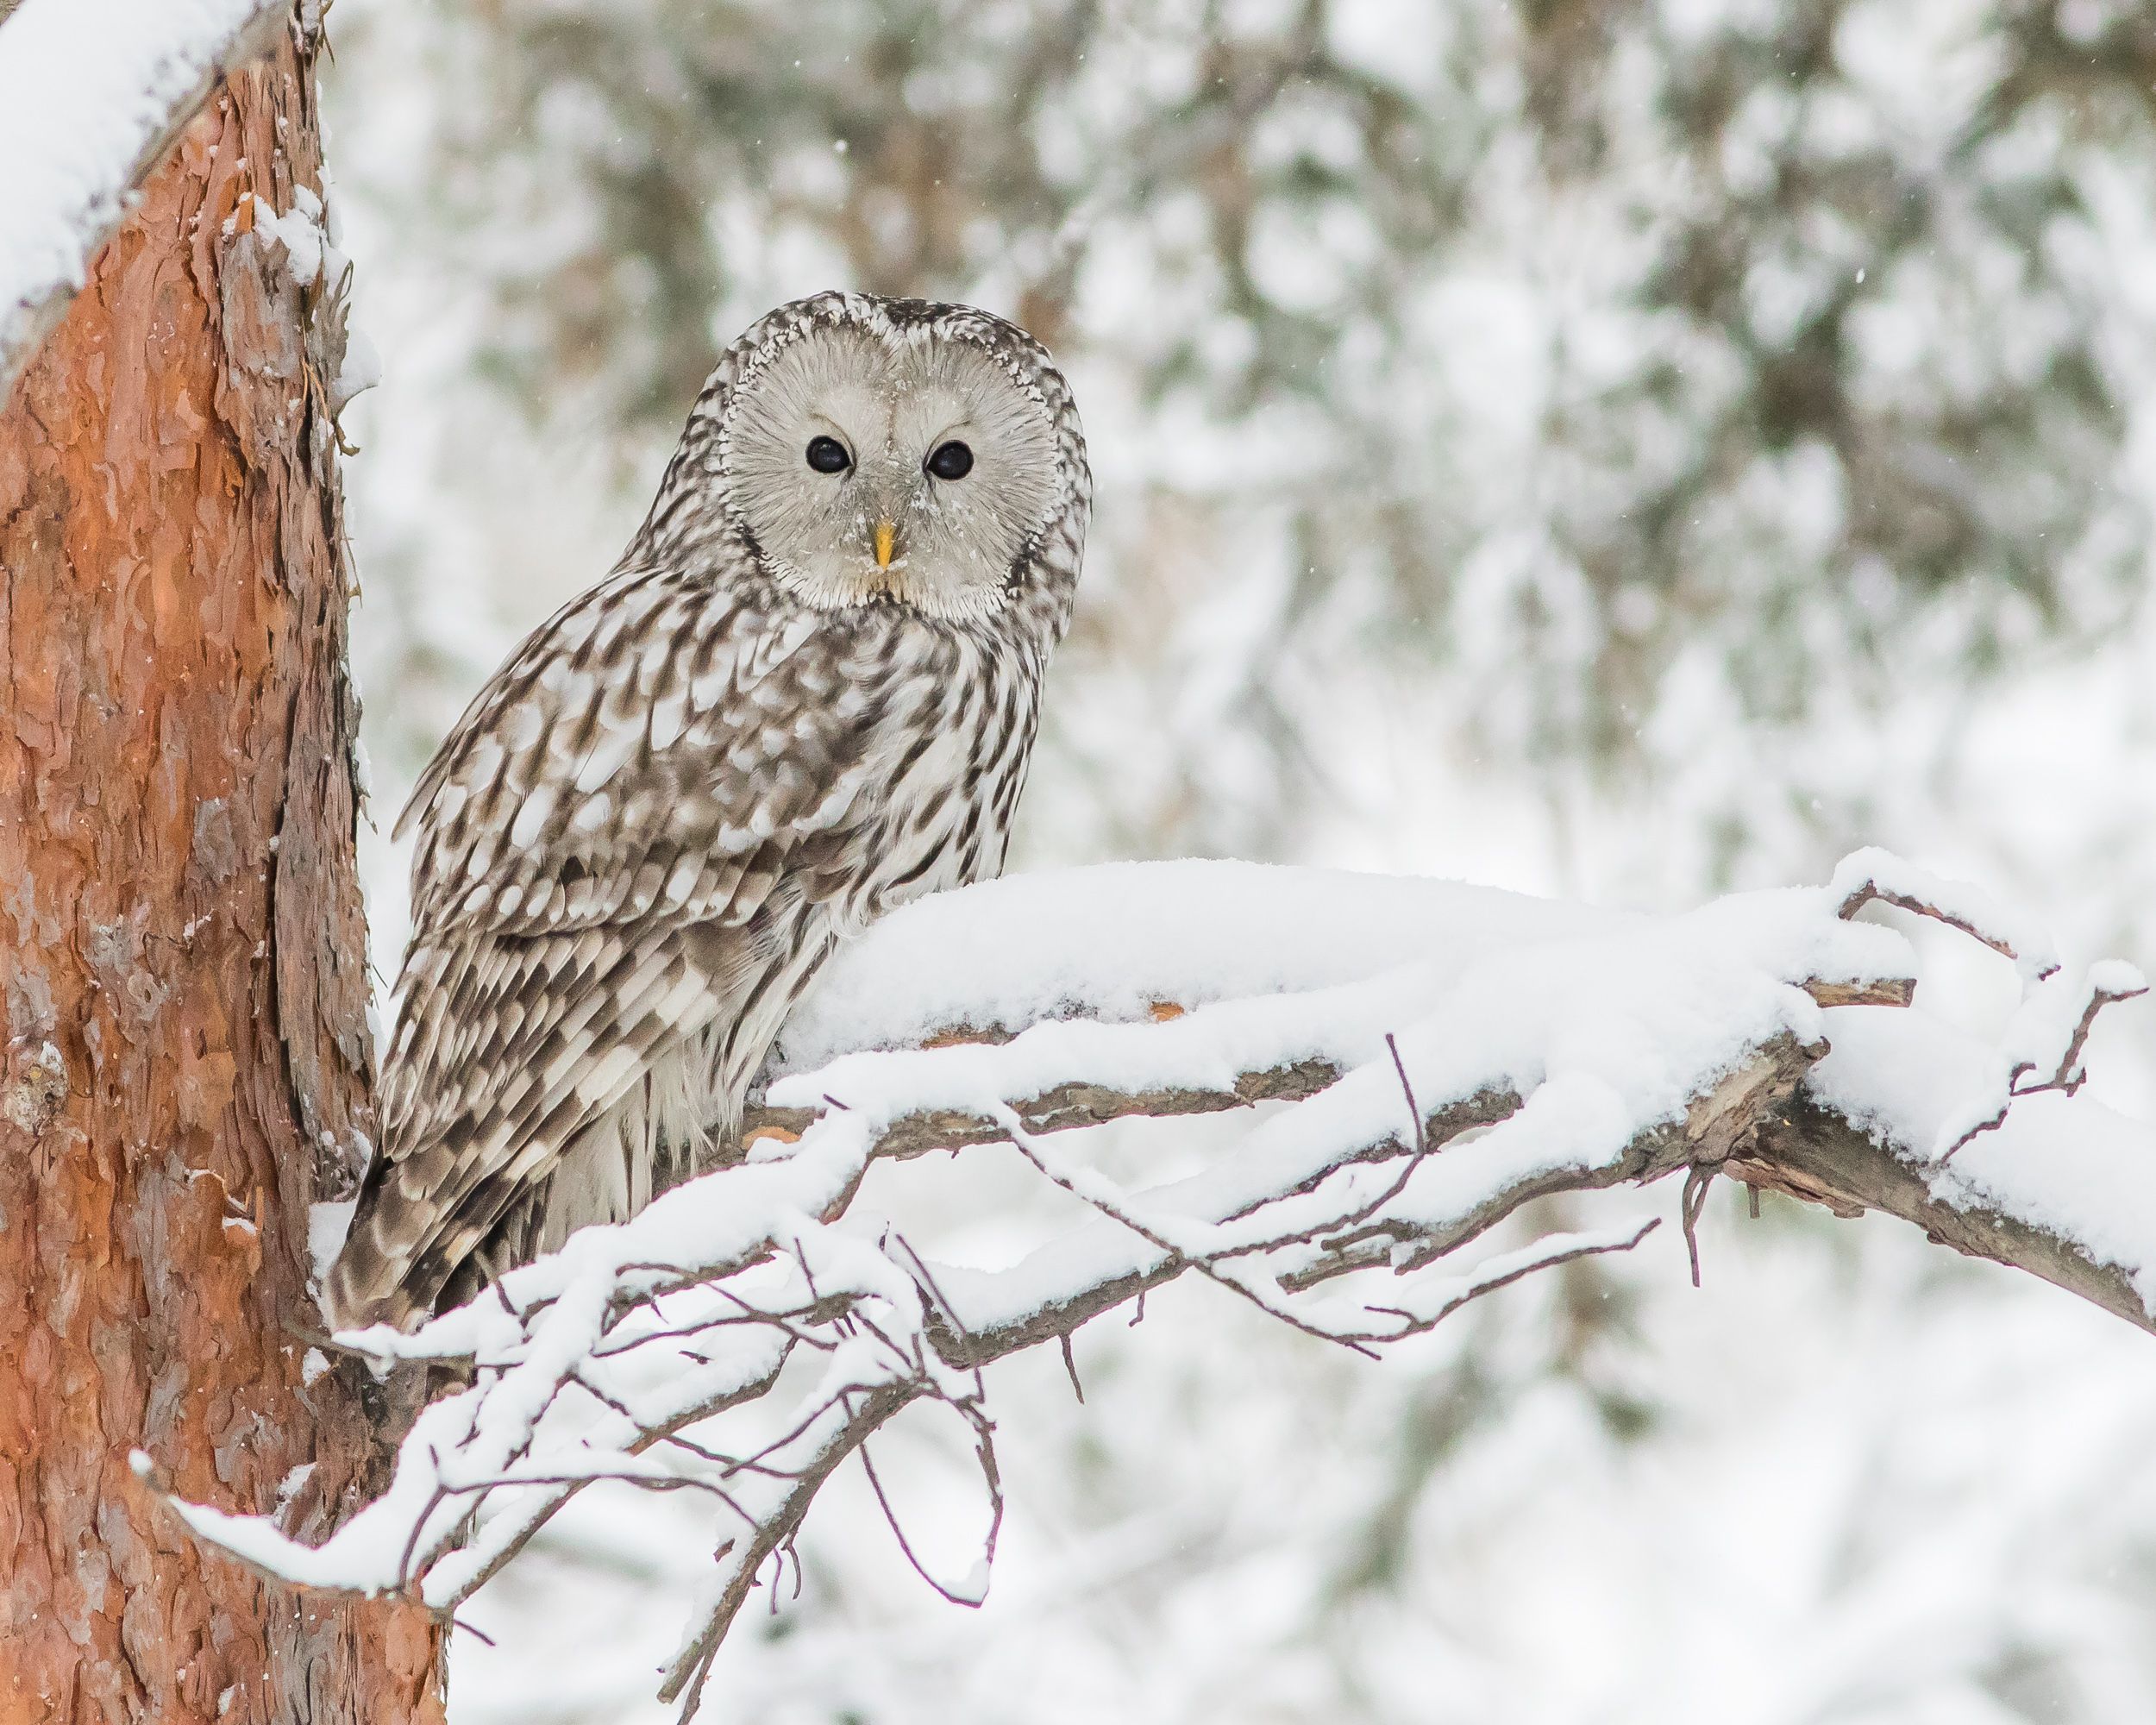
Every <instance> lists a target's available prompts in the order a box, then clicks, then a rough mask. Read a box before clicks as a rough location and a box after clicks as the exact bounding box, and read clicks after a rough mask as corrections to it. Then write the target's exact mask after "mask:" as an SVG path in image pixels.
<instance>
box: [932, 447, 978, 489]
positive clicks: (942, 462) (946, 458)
mask: <svg viewBox="0 0 2156 1725" xmlns="http://www.w3.org/2000/svg"><path fill="white" fill-rule="evenodd" d="M928 470H929V472H931V474H935V475H936V477H937V479H939V480H962V479H963V478H965V477H966V475H967V474H969V473H971V472H972V471H973V451H972V450H971V449H968V448H967V447H966V446H965V445H964V444H963V443H962V442H959V441H958V440H957V439H956V437H954V438H952V439H951V441H950V442H948V443H938V444H937V446H936V453H935V454H934V455H931V456H930V457H929V458H928Z"/></svg>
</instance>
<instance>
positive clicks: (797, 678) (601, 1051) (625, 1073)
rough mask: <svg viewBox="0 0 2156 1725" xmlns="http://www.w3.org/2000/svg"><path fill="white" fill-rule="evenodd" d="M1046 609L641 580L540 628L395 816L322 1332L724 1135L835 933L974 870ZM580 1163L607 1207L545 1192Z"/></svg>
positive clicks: (1003, 783) (601, 1210) (538, 1241)
mask: <svg viewBox="0 0 2156 1725" xmlns="http://www.w3.org/2000/svg"><path fill="white" fill-rule="evenodd" d="M1068 603H1069V596H1068V591H1067V588H1066V590H1065V591H1064V592H1063V593H1060V594H1055V593H1050V594H1049V595H1048V596H1047V598H1046V599H1045V601H1040V600H1038V599H1037V600H1036V601H1035V602H1031V603H1021V604H1014V605H1011V606H1009V607H1007V608H1006V610H1005V611H1003V612H999V613H998V614H996V615H995V616H993V617H991V618H987V619H983V620H981V622H980V623H979V624H975V625H952V624H939V623H936V622H934V621H932V620H929V619H924V618H918V617H917V616H914V615H912V614H911V613H908V612H905V611H904V610H903V609H902V608H900V607H897V606H865V607H862V608H860V609H858V610H856V611H852V612H843V613H833V612H816V611H812V610H810V609H808V608H806V607H805V606H802V605H799V604H797V603H795V602H793V601H792V600H791V599H788V598H787V596H786V595H785V594H784V593H781V592H780V590H779V589H778V588H777V587H776V586H774V585H773V584H772V583H770V582H769V581H768V580H761V579H758V578H755V576H754V575H753V574H733V575H732V576H731V578H729V579H714V578H712V577H711V575H710V574H697V573H692V572H685V571H683V570H680V569H656V570H654V569H649V568H643V569H636V568H632V569H629V570H625V571H624V572H623V573H621V574H617V575H616V576H614V577H613V578H612V579H611V580H608V581H606V582H605V583H603V584H601V585H600V586H598V587H596V588H594V589H592V591H591V592H590V593H586V594H585V595H583V596H582V597H580V598H579V599H576V600H574V601H573V602H572V603H571V604H570V605H567V606H566V607H565V608H564V609H563V610H562V611H561V612H559V613H557V614H556V616H555V618H553V619H552V620H551V621H550V622H548V624H546V625H544V626H543V627H542V628H541V629H540V630H538V631H537V632H536V633H535V634H534V635H533V636H532V637H531V638H530V640H529V641H528V642H527V643H525V644H524V646H523V649H521V650H520V651H519V652H518V653H517V655H515V656H514V657H513V658H512V659H511V661H510V662H509V663H508V664H507V665H505V667H504V668H502V669H501V670H500V671H499V672H498V673H497V674H496V675H495V677H494V678H493V679H492V681H491V682H490V683H489V684H488V685H487V686H486V688H485V689H484V690H483V691H482V692H481V693H480V694H479V697H478V699H476V700H474V702H473V705H472V706H471V708H470V709H469V710H468V711H467V713H466V714H465V716H464V718H463V719H462V720H461V722H460V723H459V724H458V725H457V727H456V728H455V730H454V731H453V732H452V733H451V735H450V737H449V738H448V741H447V742H446V743H444V744H443V745H442V750H441V752H440V753H439V754H438V755H437V756H436V758H435V760H434V762H433V763H432V764H431V765H430V766H429V768H428V769H427V772H426V774H425V775H423V778H422V779H421V781H420V783H419V785H418V787H417V790H416V791H415V793H414V794H413V798H412V800H411V805H410V806H409V807H408V808H407V810H406V812H405V813H404V818H403V819H402V820H400V822H399V824H398V831H399V833H400V834H401V833H402V832H403V831H404V830H405V829H406V828H407V827H416V829H417V846H416V853H415V858H414V863H413V891H412V915H413V925H414V928H413V935H412V940H411V949H410V950H409V952H408V954H407V956H406V958H405V963H404V972H403V975H402V976H401V978H400V981H399V985H398V986H399V994H400V1003H399V1011H398V1020H397V1026H396V1029H395V1032H394V1034H393V1036H392V1040H391V1044H390V1047H389V1051H388V1053H387V1056H386V1059H385V1070H384V1074H383V1080H382V1087H381V1112H382V1120H383V1136H384V1142H383V1145H382V1147H381V1152H380V1154H379V1156H378V1157H377V1158H376V1161H375V1164H374V1165H373V1167H372V1168H371V1169H370V1170H369V1171H368V1174H367V1181H366V1184H365V1186H364V1188H363V1189H362V1193H361V1198H360V1205H359V1208H358V1210H357V1213H356V1214H355V1217H354V1226H353V1231H352V1235H351V1238H350V1239H349V1240H348V1243H347V1245H346V1247H345V1250H344V1251H343V1254H342V1257H341V1258H339V1260H338V1263H337V1264H336V1265H335V1270H333V1272H332V1275H331V1278H330V1286H329V1303H330V1307H331V1309H332V1311H333V1313H334V1314H335V1317H336V1318H337V1320H339V1321H340V1322H342V1323H356V1322H366V1321H370V1320H389V1321H392V1322H404V1321H407V1320H409V1319H411V1317H412V1316H414V1315H416V1314H423V1313H424V1312H426V1311H428V1310H430V1309H433V1308H435V1307H436V1304H437V1302H440V1301H441V1300H442V1299H443V1298H444V1296H445V1295H448V1296H452V1297H459V1298H461V1297H467V1296H468V1295H469V1294H470V1293H472V1292H473V1291H475V1288H474V1285H473V1275H474V1274H475V1273H477V1272H475V1270H474V1266H475V1265H477V1266H479V1270H492V1269H498V1268H499V1267H500V1266H501V1264H503V1263H505V1262H513V1261H517V1260H518V1259H520V1258H522V1257H523V1256H528V1255H529V1254H530V1251H533V1250H539V1249H545V1248H546V1247H547V1246H548V1245H554V1244H558V1243H559V1235H560V1233H561V1231H562V1228H563V1226H567V1225H568V1224H570V1223H573V1222H575V1221H578V1220H609V1219H612V1218H615V1217H618V1216H623V1215H626V1214H631V1213H633V1211H634V1209H636V1208H638V1207H639V1206H640V1205H641V1204H642V1202H643V1201H647V1200H648V1199H649V1196H650V1195H652V1192H653V1191H654V1190H655V1188H656V1187H657V1186H662V1185H663V1184H665V1183H666V1182H667V1178H669V1177H672V1176H671V1175H670V1174H668V1173H667V1171H665V1170H661V1169H660V1168H659V1167H658V1166H657V1160H658V1158H660V1157H662V1156H665V1155H667V1154H669V1153H670V1154H671V1155H672V1157H674V1158H675V1160H676V1162H681V1161H682V1159H683V1158H684V1157H685V1154H686V1152H685V1148H684V1145H683V1143H682V1142H681V1140H682V1139H683V1138H702V1137H706V1136H708V1135H709V1134H711V1133H712V1132H722V1133H723V1132H730V1131H731V1129H732V1125H733V1120H734V1111H735V1110H736V1108H737V1107H738V1104H739V1101H740V1094H739V1093H740V1089H741V1088H742V1087H743V1085H745V1084H746V1082H748V1079H749V1076H753V1073H754V1070H755V1066H756V1065H757V1064H758V1063H761V1059H762V1057H763V1055H764V1052H765V1051H766V1048H767V1047H768V1043H769V1041H770V1039H771V1038H772V1037H773V1036H774V1035H775V1034H776V1032H777V1029H778V1026H779V1024H780V1022H781V1021H782V1019H783V1018H784V1015H785V1012H786V1010H787V1008H788V1007H790V1006H791V1004H792V1002H793V999H794V998H795V997H796V995H798V993H799V990H800V988H803V987H804V986H805V984H806V982H807V981H808V979H809V977H810V976H812V975H813V973H814V971H815V969H816V968H817V966H818V964H820V963H821V962H822V958H823V956H824V954H825V953H826V952H827V951H828V950H829V947H830V941H831V940H832V939H833V938H835V937H836V935H837V933H839V932H842V931H844V930H845V929H847V928H849V927H854V926H858V925H861V924H862V923H863V922H865V921H866V920H867V919H869V918H871V917H873V916H874V915H875V914H877V913H879V912H881V910H883V909H884V908H886V907H887V906H888V905H890V904H892V903H895V902H897V901H899V900H902V899H905V898H909V897H912V896H914V895H916V894H920V893H924V892H929V891H933V890H936V889H937V888H943V887H949V886H953V885H957V884H961V883H962V882H964V881H972V880H976V879H980V878H981V877H983V876H985V875H992V874H993V873H995V872H997V871H998V870H999V869H1000V867H1001V865H1002V859H1003V853H1004V849H1005V846H1006V843H1007V839H1008V836H1009V830H1010V822H1011V817H1012V811H1013V809H1014V807H1015V805H1016V802H1017V798H1018V790H1019V787H1020V786H1021V784H1022V782H1023V780H1024V776H1025V763H1026V759H1027V756H1028V754H1029V753H1030V750H1031V743H1032V739H1033V733H1034V729H1035V722H1036V718H1037V711H1038V704H1039V693H1040V677H1041V671H1042V668H1043V665H1044V662H1045V659H1046V656H1047V653H1048V651H1049V650H1050V648H1051V647H1052V645H1053V643H1054V640H1055V638H1056V636H1058V635H1060V633H1061V632H1062V623H1063V618H1064V616H1065V614H1066V613H1067V610H1068ZM690 1115H693V1116H698V1118H693V1119H687V1118H685V1116H690ZM692 1148H693V1146H692ZM565 1158H571V1159H573V1161H574V1162H575V1164H576V1165H575V1167H574V1168H573V1169H565V1165H564V1164H565ZM703 1159H705V1160H708V1157H704V1158H703ZM696 1160H698V1157H695V1156H687V1157H686V1161H687V1162H689V1163H693V1162H695V1161H696ZM684 1166H686V1164H684ZM680 1171H682V1170H681V1168H680V1167H676V1168H674V1170H673V1172H674V1173H676V1174H678V1173H679V1172H680ZM572 1174H573V1176H574V1184H575V1186H576V1188H577V1191H578V1192H579V1193H580V1194H581V1193H584V1192H585V1189H587V1188H588V1189H590V1190H591V1191H592V1192H596V1193H599V1196H597V1197H592V1196H589V1195H583V1196H578V1197H576V1199H575V1201H574V1203H573V1204H571V1205H569V1206H568V1207H567V1208H564V1193H565V1192H566V1191H567V1188H566V1187H565V1188H564V1190H563V1192H557V1193H556V1194H555V1201H554V1202H553V1203H552V1206H551V1208H549V1205H548V1201H547V1195H546V1187H547V1185H548V1182H550V1181H555V1180H557V1177H559V1178H561V1179H563V1180H566V1179H567V1177H568V1176H569V1175H572ZM578 1206H581V1207H582V1208H578ZM586 1211H592V1212H594V1213H592V1214H586ZM549 1218H551V1220H548V1219H549Z"/></svg>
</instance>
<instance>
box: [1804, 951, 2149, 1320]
mask: <svg viewBox="0 0 2156 1725" xmlns="http://www.w3.org/2000/svg"><path fill="white" fill-rule="evenodd" d="M2111 980H2113V981H2123V980H2124V977H2123V976H2122V975H2116V974H2114V975H2113V976H2112V978H2111ZM1827 1033H1828V1036H1829V1038H1830V1039H1831V1040H1832V1042H1833V1051H1832V1052H1830V1053H1829V1054H1828V1055H1827V1057H1826V1058H1825V1059H1824V1060H1821V1062H1820V1063H1818V1064H1817V1065H1815V1066H1814V1067H1813V1068H1812V1069H1811V1071H1810V1073H1809V1074H1808V1076H1807V1077H1806V1080H1805V1086H1806V1088H1807V1090H1808V1092H1809V1093H1810V1094H1811V1095H1813V1096H1814V1097H1815V1098H1817V1099H1818V1100H1819V1101H1821V1102H1823V1103H1825V1104H1826V1105H1827V1107H1831V1108H1833V1109H1834V1110H1836V1111H1837V1112H1839V1113H1842V1114H1844V1115H1846V1117H1847V1118H1849V1119H1850V1120H1854V1121H1856V1122H1858V1124H1859V1125H1861V1126H1866V1127H1868V1128H1869V1129H1870V1130H1871V1132H1872V1133H1873V1134H1874V1136H1876V1137H1877V1138H1878V1139H1879V1141H1880V1142H1881V1143H1883V1144H1884V1145H1887V1146H1888V1148H1890V1150H1893V1151H1895V1152H1896V1154H1897V1155H1899V1156H1901V1157H1902V1158H1903V1159H1904V1160H1906V1161H1908V1163H1909V1164H1911V1165H1912V1166H1915V1167H1916V1168H1919V1169H1921V1170H1922V1171H1923V1172H1924V1173H1925V1175H1926V1176H1927V1181H1928V1182H1929V1185H1930V1188H1931V1192H1932V1195H1933V1196H1934V1198H1937V1199H1938V1200H1940V1201H1941V1202H1943V1203H1946V1204H1949V1205H1952V1206H1953V1207H1954V1208H1957V1209H1963V1210H1994V1211H1996V1212H1998V1213H2000V1214H2004V1215H2008V1216H2012V1217H2015V1218H2018V1219H2020V1220H2024V1221H2027V1222H2029V1223H2031V1224H2033V1225H2034V1226H2038V1227H2040V1228H2043V1229H2045V1230H2046V1231H2047V1232H2050V1233H2056V1234H2058V1235H2059V1236H2061V1237H2062V1238H2064V1239H2069V1240H2071V1241H2074V1242H2076V1243H2077V1244H2078V1245H2080V1246H2081V1247H2082V1248H2083V1250H2084V1251H2086V1252H2087V1253H2088V1254H2089V1256H2090V1258H2092V1259H2093V1260H2094V1261H2095V1262H2096V1263H2098V1264H2109V1265H2112V1266H2115V1267H2116V1268H2117V1269H2119V1270H2123V1271H2124V1272H2125V1273H2126V1275H2127V1277H2128V1281H2130V1282H2131V1283H2132V1284H2133V1286H2134V1291H2135V1292H2136V1293H2138V1294H2139V1295H2140V1296H2141V1300H2142V1303H2143V1304H2144V1305H2145V1306H2146V1307H2147V1309H2148V1310H2149V1312H2150V1313H2151V1314H2152V1315H2156V1128H2153V1127H2151V1126H2148V1125H2147V1124H2146V1123H2145V1122H2142V1121H2139V1120H2128V1119H2127V1118H2126V1117H2124V1116H2122V1115H2121V1114H2118V1113H2115V1112H2113V1111H2112V1110H2110V1109H2109V1108H2106V1107H2103V1106H2102V1105H2100V1104H2098V1103H2096V1102H2094V1101H2088V1100H2086V1099H2083V1098H2078V1097H2069V1096H2067V1095H2065V1094H2064V1093H2062V1092H2058V1091H2053V1092H2049V1093H2046V1094H2043V1095H2023V1096H2021V1097H2019V1098H2017V1099H2016V1100H2015V1101H2014V1102H2013V1105H2012V1107H2010V1108H2009V1109H2008V1110H2007V1111H2006V1112H2005V1114H2004V1117H2003V1119H2002V1120H2000V1122H1999V1124H1998V1125H1997V1126H1996V1128H1994V1129H1992V1130H1990V1131H1988V1132H1983V1133H1981V1134H1979V1135H1977V1136H1976V1137H1974V1138H1969V1139H1968V1140H1967V1141H1966V1142H1965V1143H1963V1144H1962V1145H1961V1147H1960V1148H1959V1149H1958V1150H1956V1151H1954V1153H1953V1156H1952V1159H1951V1160H1942V1159H1941V1157H1942V1153H1943V1150H1944V1148H1945V1146H1946V1145H1952V1144H1953V1143H1955V1142H1956V1141H1957V1140H1958V1139H1959V1138H1960V1136H1961V1134H1963V1133H1964V1132H1966V1131H1967V1129H1968V1126H1969V1124H1970V1116H1971V1113H1972V1110H1971V1106H1970V1101H1969V1099H1970V1098H1971V1096H1972V1095H1975V1096H1978V1097H1984V1098H1988V1097H1990V1096H1991V1095H1995V1094H1997V1093H1998V1092H1999V1090H2000V1088H2001V1087H2002V1085H2003V1084H2004V1082H2005V1079H2006V1075H2007V1074H2008V1073H2009V1070H2010V1062H2009V1057H2008V1056H2007V1055H2006V1054H2005V1053H2004V1052H2003V1051H2001V1050H2000V1049H1998V1048H1996V1047H1994V1046H1990V1045H1987V1044H1984V1043H1983V1042H1980V1041H1978V1040H1977V1039H1976V1038H1972V1037H1970V1036H1968V1035H1966V1034H1965V1033H1964V1032H1959V1031H1957V1030H1955V1029H1954V1028H1952V1026H1948V1025H1946V1024H1944V1023H1942V1022H1941V1021H1940V1020H1939V1019H1935V1018H1933V1017H1931V1016H1929V1015H1928V1014H1927V1013H1921V1012H1896V1011H1893V1010H1891V1009H1890V1008H1885V1007H1836V1008H1833V1010H1831V1011H1829V1012H1828V1013H1827Z"/></svg>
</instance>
